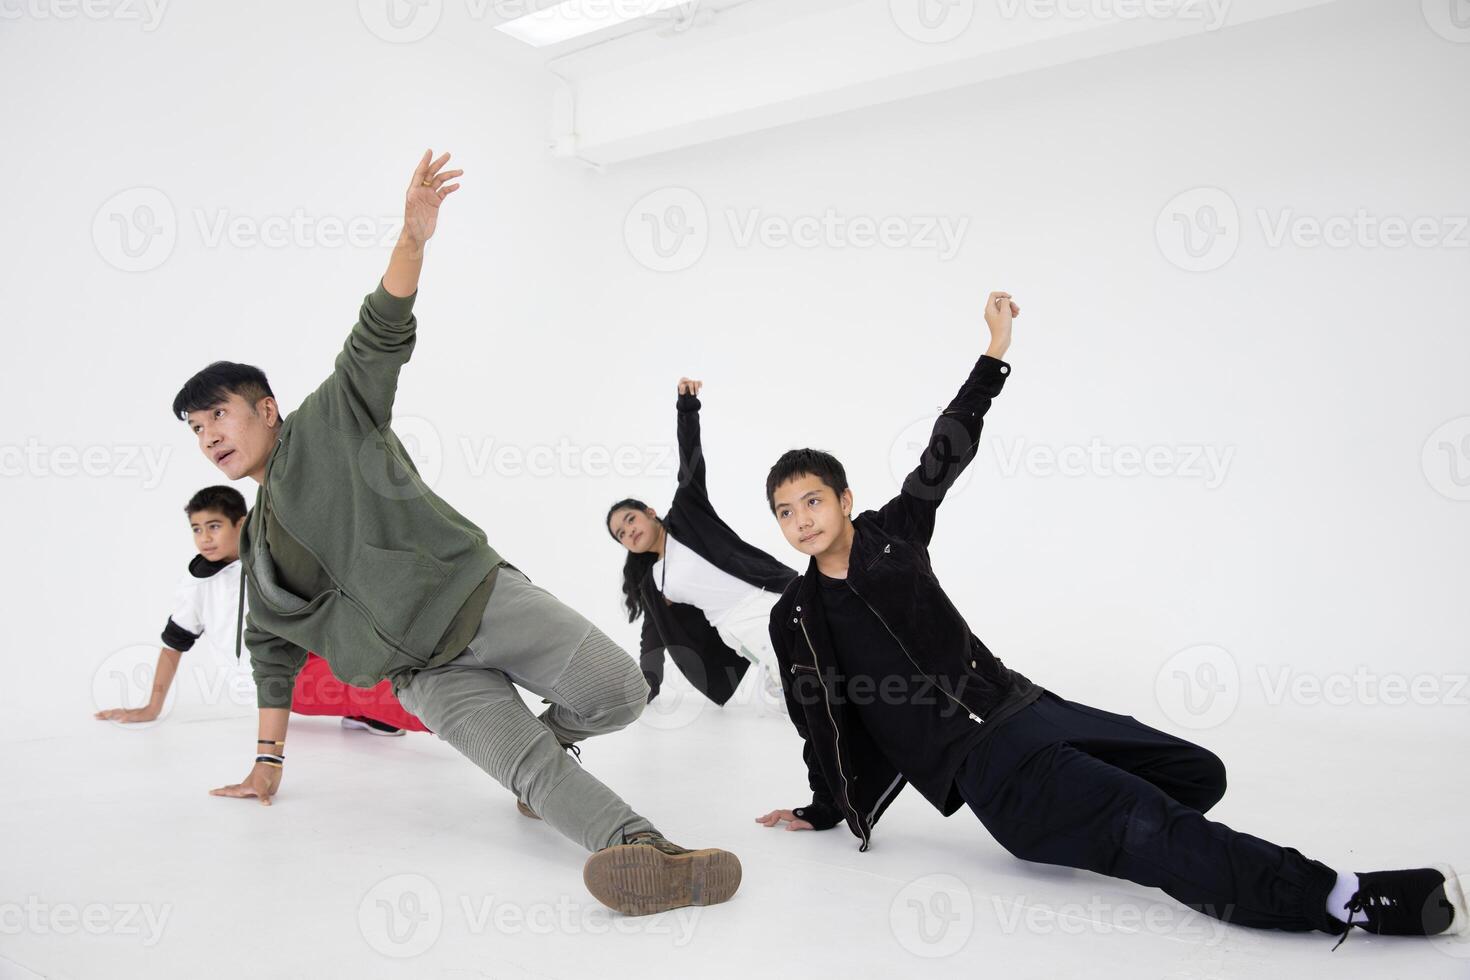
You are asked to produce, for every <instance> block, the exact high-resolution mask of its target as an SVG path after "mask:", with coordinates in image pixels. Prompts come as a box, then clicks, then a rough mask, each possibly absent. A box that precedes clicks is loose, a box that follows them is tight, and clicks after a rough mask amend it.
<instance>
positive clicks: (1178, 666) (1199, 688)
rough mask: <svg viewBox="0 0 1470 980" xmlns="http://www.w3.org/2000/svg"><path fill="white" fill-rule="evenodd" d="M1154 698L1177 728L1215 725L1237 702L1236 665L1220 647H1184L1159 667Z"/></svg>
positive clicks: (1227, 719) (1221, 722) (1238, 686)
mask: <svg viewBox="0 0 1470 980" xmlns="http://www.w3.org/2000/svg"><path fill="white" fill-rule="evenodd" d="M1154 698H1155V700H1156V701H1157V702H1158V705H1159V707H1160V708H1161V709H1162V710H1163V712H1164V714H1165V715H1166V716H1167V717H1168V718H1169V720H1170V721H1172V722H1173V723H1174V724H1176V725H1178V726H1179V727H1180V728H1189V729H1196V730H1198V729H1204V728H1215V727H1217V726H1219V725H1223V724H1224V723H1225V722H1226V721H1229V720H1230V716H1231V715H1233V714H1234V713H1235V709H1236V707H1237V705H1239V704H1240V667H1239V665H1238V664H1236V662H1235V658H1234V657H1233V656H1231V654H1230V651H1228V650H1226V649H1225V648H1223V647H1218V646H1213V645H1210V644H1201V645H1199V646H1192V647H1188V648H1186V649H1184V650H1180V651H1179V652H1178V653H1176V654H1174V655H1173V656H1172V657H1170V658H1169V659H1168V660H1166V661H1165V662H1164V665H1163V666H1162V667H1160V668H1159V672H1158V675H1157V676H1156V677H1155V678H1154Z"/></svg>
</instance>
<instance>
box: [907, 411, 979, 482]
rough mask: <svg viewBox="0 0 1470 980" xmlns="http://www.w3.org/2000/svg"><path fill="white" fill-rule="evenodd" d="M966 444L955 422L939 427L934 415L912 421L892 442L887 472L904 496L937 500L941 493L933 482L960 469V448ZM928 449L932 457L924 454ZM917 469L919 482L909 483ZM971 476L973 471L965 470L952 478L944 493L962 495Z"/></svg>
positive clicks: (965, 433) (961, 427)
mask: <svg viewBox="0 0 1470 980" xmlns="http://www.w3.org/2000/svg"><path fill="white" fill-rule="evenodd" d="M936 429H937V434H936ZM968 441H969V435H968V433H967V432H966V431H965V429H964V427H963V426H961V425H960V424H959V423H958V422H954V423H952V424H942V423H939V420H938V418H937V417H936V416H933V415H928V416H924V417H923V418H917V419H914V421H912V422H910V423H909V424H908V425H907V426H905V427H904V430H903V431H902V432H900V433H899V434H898V438H897V439H895V440H893V443H892V444H891V445H890V446H889V447H888V472H890V473H891V474H893V482H894V483H895V484H896V485H898V486H900V487H903V488H904V489H905V490H906V491H907V492H909V493H911V494H915V495H917V496H919V497H920V498H921V499H933V498H934V497H937V496H939V494H940V493H941V489H940V486H939V485H938V484H937V483H935V482H932V481H935V480H936V479H937V478H938V477H939V476H941V475H944V474H948V473H949V472H950V471H951V470H953V469H954V467H956V466H959V465H960V463H961V462H962V459H961V451H960V447H961V446H962V445H964V444H965V443H968ZM931 448H932V449H933V453H932V454H928V453H926V450H929V449H931ZM916 467H921V469H920V475H919V478H918V479H917V480H915V481H908V478H909V475H910V474H911V473H912V472H913V471H914V469H915V468H916ZM972 476H974V469H973V467H968V466H967V467H965V469H963V470H962V471H961V472H960V474H959V476H957V477H955V479H954V482H953V483H952V484H949V485H948V486H947V487H945V488H944V490H943V492H944V493H948V494H958V493H961V492H963V491H964V489H965V487H966V486H968V485H969V483H970V478H971V477H972ZM906 481H907V482H906Z"/></svg>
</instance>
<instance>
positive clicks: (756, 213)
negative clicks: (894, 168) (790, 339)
mask: <svg viewBox="0 0 1470 980" xmlns="http://www.w3.org/2000/svg"><path fill="white" fill-rule="evenodd" d="M725 221H726V223H727V224H728V225H729V228H730V234H731V237H732V239H733V240H734V242H735V247H736V248H750V247H751V246H753V245H760V246H761V247H763V248H768V249H773V250H780V249H786V248H800V249H807V250H811V249H817V248H825V249H833V250H841V249H849V248H855V249H858V250H865V249H871V248H884V249H889V250H891V251H918V252H933V253H935V255H937V256H938V258H939V261H941V262H949V261H951V260H952V259H954V257H955V256H957V255H959V252H960V248H961V247H962V246H963V245H964V241H965V235H966V234H967V233H968V232H969V230H970V219H969V218H968V217H965V216H959V217H954V216H950V215H938V214H922V215H908V216H905V215H886V216H884V217H882V218H875V217H873V216H871V215H865V214H859V215H851V216H849V215H844V214H841V213H840V212H838V211H837V210H836V209H835V208H828V209H826V210H825V211H824V212H822V213H821V214H803V215H796V216H790V215H780V214H767V213H766V212H764V211H762V210H761V209H760V208H751V209H750V210H747V211H745V212H744V213H742V212H740V211H736V210H733V209H732V210H727V211H726V212H725Z"/></svg>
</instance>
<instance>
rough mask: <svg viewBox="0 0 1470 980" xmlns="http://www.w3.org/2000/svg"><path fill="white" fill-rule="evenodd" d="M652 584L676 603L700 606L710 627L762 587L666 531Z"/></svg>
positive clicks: (655, 564)
mask: <svg viewBox="0 0 1470 980" xmlns="http://www.w3.org/2000/svg"><path fill="white" fill-rule="evenodd" d="M653 584H654V585H655V586H656V587H657V588H658V589H659V591H661V592H662V593H663V594H664V595H665V596H667V597H668V598H669V599H671V600H672V601H674V602H682V603H686V604H688V605H691V606H697V607H698V608H699V609H700V610H701V611H702V612H703V613H704V618H705V619H707V620H709V624H710V625H711V626H719V625H720V621H721V620H723V619H724V618H725V617H726V616H728V615H729V614H730V610H732V609H734V608H735V607H736V606H738V605H740V604H741V603H742V602H743V601H745V600H746V599H749V598H750V597H751V595H752V594H759V593H760V592H761V591H762V590H761V589H760V588H758V587H757V586H754V585H750V584H748V583H746V582H742V581H741V580H740V579H738V578H736V577H735V576H733V575H731V574H730V573H729V572H725V571H722V570H721V569H720V568H719V567H717V566H716V565H713V564H711V563H710V562H708V561H705V559H704V558H703V557H701V556H700V555H699V554H698V553H697V552H695V551H693V550H692V549H690V548H688V547H686V546H684V545H683V544H681V543H680V542H679V539H678V538H676V537H674V536H673V535H672V534H668V533H665V534H664V556H663V557H662V558H660V559H659V560H658V561H656V562H654V564H653Z"/></svg>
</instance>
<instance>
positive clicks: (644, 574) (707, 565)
mask: <svg viewBox="0 0 1470 980" xmlns="http://www.w3.org/2000/svg"><path fill="white" fill-rule="evenodd" d="M703 384H704V383H703V382H702V381H693V380H691V379H689V378H680V379H679V401H678V406H677V407H678V438H679V486H678V489H677V490H675V491H674V499H673V502H672V503H670V504H669V509H668V513H666V514H665V515H664V516H663V517H662V518H660V517H659V515H658V513H657V512H656V511H654V509H653V508H652V507H649V506H648V505H647V504H645V503H644V502H643V501H641V500H635V499H633V498H627V499H624V500H619V501H618V502H617V503H615V504H613V505H612V507H610V508H609V509H608V512H607V521H606V524H607V530H608V533H609V534H611V535H612V537H613V540H614V541H616V542H618V543H619V544H621V545H622V546H623V547H624V548H626V549H627V552H628V554H627V558H626V559H625V560H624V562H623V600H624V603H625V604H626V606H627V609H628V622H630V623H631V622H634V621H635V620H637V619H638V617H639V616H642V617H643V642H642V647H641V649H642V656H641V658H640V660H641V663H642V667H643V675H644V677H645V678H647V680H648V688H649V700H650V701H651V700H653V698H655V697H657V696H658V692H659V688H660V687H661V685H662V683H663V676H664V653H665V651H667V652H668V654H669V656H670V657H671V658H672V659H673V661H674V664H675V666H677V667H678V668H679V670H680V671H681V672H682V673H683V674H684V676H685V677H687V678H688V679H689V681H690V683H692V684H693V685H694V686H695V688H697V689H698V690H699V691H700V692H701V693H703V694H704V695H705V696H706V697H708V698H709V699H710V700H711V701H714V702H715V703H716V704H724V703H726V702H727V701H729V700H730V697H731V695H733V694H734V693H735V689H736V687H738V686H739V684H740V680H741V678H742V677H743V676H744V675H745V672H746V670H747V669H749V667H750V665H751V664H752V663H754V664H755V665H756V669H757V670H759V671H760V672H761V674H762V677H761V682H760V684H758V685H756V687H755V689H756V690H757V691H758V692H759V697H760V700H761V702H762V703H763V704H764V705H765V706H767V707H768V708H770V709H771V710H772V711H773V713H781V714H784V713H785V698H784V695H783V694H782V693H781V679H780V675H779V674H778V673H777V670H778V668H777V667H776V658H775V654H774V653H773V651H772V650H771V640H770V626H769V624H770V616H771V607H772V606H773V605H775V604H776V600H777V599H779V598H780V597H781V592H782V591H783V590H784V589H785V588H786V586H787V584H788V583H790V582H791V581H792V579H794V578H796V577H797V575H796V572H795V571H793V570H792V569H791V568H789V567H787V566H786V565H784V564H782V563H781V562H779V561H777V560H776V559H774V558H772V557H771V556H770V555H768V554H766V553H765V552H764V551H761V550H760V549H759V548H756V547H754V546H753V545H750V544H747V543H746V542H745V541H743V540H741V538H740V536H739V535H737V534H736V533H735V532H734V531H733V530H731V528H730V526H729V525H728V524H726V523H725V522H724V521H722V520H720V517H719V515H718V514H716V513H715V509H714V506H713V505H712V504H711V503H710V499H709V490H708V487H707V485H706V483H705V466H704V450H703V447H702V445H701V444H700V435H699V409H700V402H699V390H700V388H701V387H703Z"/></svg>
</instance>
